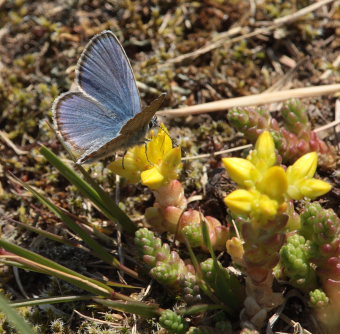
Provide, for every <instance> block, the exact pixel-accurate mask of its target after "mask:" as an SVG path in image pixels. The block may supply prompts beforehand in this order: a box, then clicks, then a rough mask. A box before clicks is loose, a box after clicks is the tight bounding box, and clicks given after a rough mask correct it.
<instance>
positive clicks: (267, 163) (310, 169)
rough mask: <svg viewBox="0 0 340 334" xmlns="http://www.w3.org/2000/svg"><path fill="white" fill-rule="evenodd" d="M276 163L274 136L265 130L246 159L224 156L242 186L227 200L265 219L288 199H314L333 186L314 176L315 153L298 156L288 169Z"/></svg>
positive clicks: (239, 209)
mask: <svg viewBox="0 0 340 334" xmlns="http://www.w3.org/2000/svg"><path fill="white" fill-rule="evenodd" d="M276 162H277V159H276V154H275V145H274V140H273V137H272V135H271V134H270V133H269V132H268V131H264V132H263V133H262V134H261V135H260V137H259V138H258V140H257V142H256V145H255V149H254V150H253V151H252V152H251V153H250V154H249V155H248V157H247V159H241V158H224V159H223V163H224V165H225V167H226V169H227V171H228V174H229V176H230V177H231V178H232V179H233V180H234V181H235V182H236V183H237V184H238V185H239V186H240V187H242V188H245V189H238V190H236V191H234V192H232V193H231V194H229V195H228V196H227V197H226V198H225V199H224V201H225V203H226V204H227V206H228V207H229V208H230V210H231V211H233V212H234V213H236V214H246V215H248V216H250V217H253V218H255V219H256V221H257V222H259V223H261V222H265V221H266V220H268V219H271V218H274V216H275V215H276V214H277V211H278V209H279V208H280V210H283V209H284V206H285V205H286V206H287V200H289V199H296V200H299V199H302V198H303V197H309V198H311V199H314V198H316V197H318V196H321V195H323V194H325V193H327V192H328V191H329V190H330V189H331V185H330V184H328V183H327V182H324V181H321V180H317V179H314V178H313V176H314V174H315V171H316V167H317V164H318V156H317V154H316V153H315V152H312V153H307V154H305V155H304V156H302V157H301V158H300V159H298V160H297V161H296V162H295V163H294V164H293V165H292V166H290V167H288V169H287V171H285V170H284V169H283V167H281V166H274V165H275V164H276Z"/></svg>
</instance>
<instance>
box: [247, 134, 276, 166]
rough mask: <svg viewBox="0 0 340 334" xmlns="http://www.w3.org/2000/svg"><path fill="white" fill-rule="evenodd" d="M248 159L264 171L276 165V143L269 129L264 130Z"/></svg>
mask: <svg viewBox="0 0 340 334" xmlns="http://www.w3.org/2000/svg"><path fill="white" fill-rule="evenodd" d="M248 160H250V161H251V162H252V163H253V164H254V165H255V167H256V168H258V169H260V170H262V171H264V170H266V169H267V168H269V167H271V166H273V165H275V163H276V154H275V144H274V140H273V136H272V135H271V133H270V132H269V131H264V132H262V134H261V135H260V136H259V138H258V139H257V141H256V144H255V150H254V151H253V152H251V154H250V155H249V156H248Z"/></svg>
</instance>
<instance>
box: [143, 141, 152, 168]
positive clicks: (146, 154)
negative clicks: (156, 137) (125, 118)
mask: <svg viewBox="0 0 340 334" xmlns="http://www.w3.org/2000/svg"><path fill="white" fill-rule="evenodd" d="M149 141H150V139H145V142H144V146H145V156H146V160H147V161H148V163H149V164H150V165H151V166H154V164H153V163H152V162H151V161H150V160H149V157H148V142H149Z"/></svg>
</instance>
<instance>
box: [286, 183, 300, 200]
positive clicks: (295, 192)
mask: <svg viewBox="0 0 340 334" xmlns="http://www.w3.org/2000/svg"><path fill="white" fill-rule="evenodd" d="M300 183H301V182H296V183H295V184H288V189H287V195H288V196H289V198H291V199H295V200H300V199H303V194H302V193H301V190H300Z"/></svg>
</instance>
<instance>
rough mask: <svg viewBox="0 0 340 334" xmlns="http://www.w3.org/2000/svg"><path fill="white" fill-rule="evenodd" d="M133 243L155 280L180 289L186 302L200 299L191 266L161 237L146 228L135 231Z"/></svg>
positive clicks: (194, 301)
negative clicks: (171, 249)
mask: <svg viewBox="0 0 340 334" xmlns="http://www.w3.org/2000/svg"><path fill="white" fill-rule="evenodd" d="M135 244H136V245H137V246H138V248H139V250H140V252H141V254H142V257H143V261H144V262H145V263H146V264H147V265H148V266H149V267H150V268H151V270H150V275H151V276H152V277H153V278H154V279H155V280H157V281H158V282H159V283H161V284H163V285H165V286H168V287H172V288H174V289H175V290H176V291H181V296H183V298H184V299H185V301H186V302H187V303H188V304H194V303H198V302H200V301H201V295H200V288H199V286H198V283H197V279H196V275H195V270H194V269H193V266H192V265H191V264H186V263H184V261H183V260H182V259H181V258H180V256H179V255H178V253H177V252H175V251H170V247H169V245H168V244H166V243H162V241H161V239H160V238H157V237H156V236H155V234H154V233H153V232H151V231H150V230H148V229H147V228H141V229H139V230H138V231H137V232H136V234H135Z"/></svg>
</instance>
